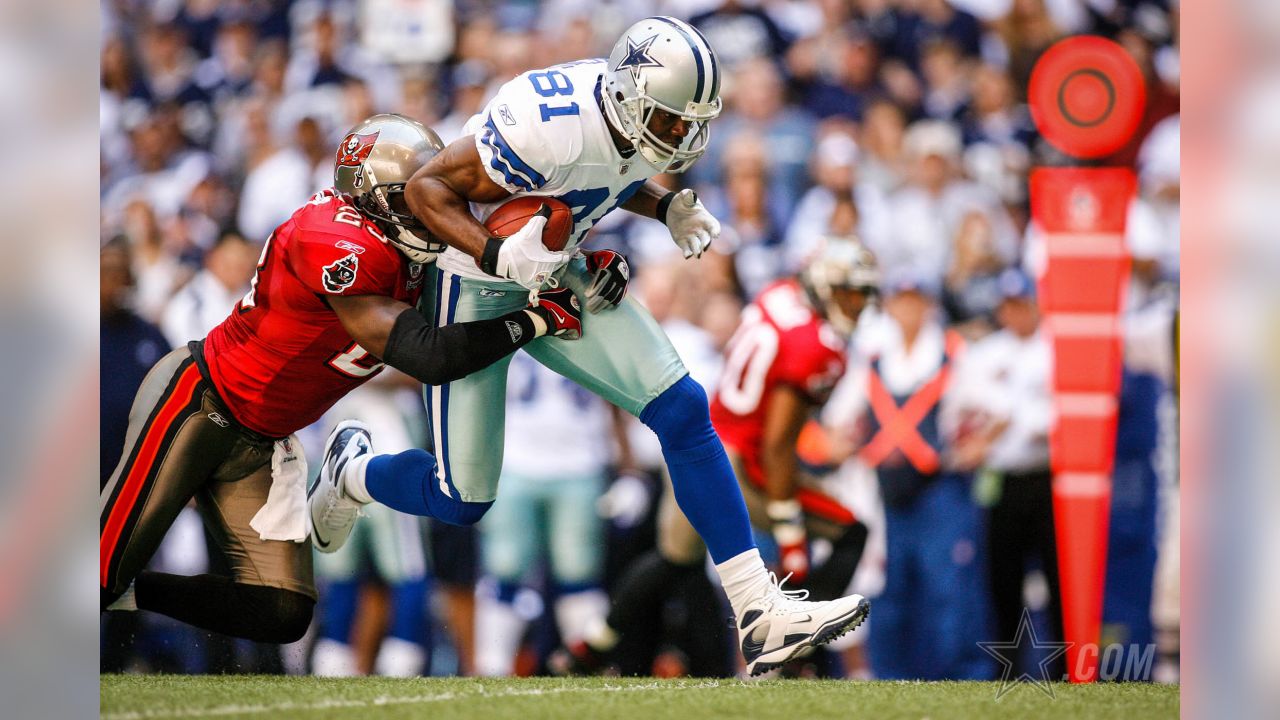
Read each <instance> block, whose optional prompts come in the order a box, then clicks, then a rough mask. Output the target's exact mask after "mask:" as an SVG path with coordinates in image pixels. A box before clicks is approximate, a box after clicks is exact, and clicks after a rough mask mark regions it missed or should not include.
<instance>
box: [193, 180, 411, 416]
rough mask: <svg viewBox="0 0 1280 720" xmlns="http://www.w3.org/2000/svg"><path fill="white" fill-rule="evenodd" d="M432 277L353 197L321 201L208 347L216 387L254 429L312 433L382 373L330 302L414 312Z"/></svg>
mask: <svg viewBox="0 0 1280 720" xmlns="http://www.w3.org/2000/svg"><path fill="white" fill-rule="evenodd" d="M425 276H426V272H425V268H424V267H423V266H422V265H420V264H418V263H413V262H410V261H409V260H408V259H407V258H405V257H404V256H403V255H401V254H400V252H399V251H397V250H396V249H395V247H394V246H392V245H391V244H390V243H389V242H387V239H386V238H385V236H383V234H382V232H381V231H380V230H379V229H378V228H377V226H375V225H374V224H373V223H371V222H369V220H368V219H366V218H365V217H364V216H363V215H361V214H360V213H359V212H358V211H357V210H356V209H355V208H354V207H353V206H352V205H351V204H350V203H349V202H348V201H347V199H346V198H345V197H344V196H342V195H340V194H338V193H337V191H335V190H333V189H332V188H330V189H329V190H325V191H323V192H320V193H317V194H316V195H315V196H313V197H312V198H311V200H309V201H308V202H307V204H306V205H304V206H303V207H302V208H301V209H299V210H298V211H297V212H295V213H294V214H293V215H292V216H291V217H290V218H289V219H288V220H286V221H285V222H284V224H282V225H280V227H278V228H276V231H275V232H274V233H272V235H271V237H270V238H269V239H268V240H267V243H266V245H265V246H264V247H263V249H262V257H260V258H259V259H258V272H257V274H256V275H255V276H254V278H253V284H252V286H251V287H250V288H249V292H248V294H246V295H245V296H244V298H243V299H242V300H241V301H240V302H238V303H236V307H235V309H234V310H232V311H231V315H230V316H229V317H228V318H227V319H226V320H224V321H222V324H220V325H218V326H217V327H216V328H214V329H213V330H212V331H210V332H209V336H208V337H207V338H206V339H205V344H204V355H205V361H206V363H207V364H208V367H209V373H210V375H212V378H211V379H212V380H213V384H214V385H215V386H216V387H217V388H218V392H219V393H220V394H221V395H222V398H223V399H224V400H225V401H226V402H227V404H228V405H229V406H230V410H231V412H232V414H233V415H235V417H236V419H237V420H239V421H240V422H241V424H243V425H244V426H245V427H247V428H249V429H250V430H254V431H256V432H259V433H262V434H264V435H268V436H272V437H283V436H286V435H289V434H290V433H292V432H295V431H297V430H299V429H300V428H304V427H306V426H307V425H310V424H311V423H313V422H315V421H316V420H318V419H319V418H320V416H321V415H323V414H324V412H325V411H326V410H328V409H329V408H330V407H331V406H332V405H333V404H334V403H335V402H337V401H338V399H339V398H341V397H342V396H343V395H346V394H347V393H348V392H350V391H351V390H352V389H353V388H355V387H356V386H358V385H360V384H361V383H363V382H365V381H366V380H368V379H369V378H371V377H373V376H374V375H377V374H378V373H379V372H380V371H381V370H382V368H383V364H382V362H381V361H380V360H379V359H378V358H376V357H374V356H373V355H370V354H369V353H368V352H367V351H365V349H364V348H362V347H360V345H359V344H358V343H356V341H355V340H352V339H351V336H350V335H348V334H347V331H346V330H345V329H343V327H342V323H341V322H339V321H338V316H337V314H336V313H334V312H333V310H332V309H330V307H329V303H328V302H327V301H326V300H325V296H327V295H386V296H390V297H393V298H395V299H397V300H402V301H404V302H406V303H408V304H410V305H415V304H416V303H417V302H418V297H419V296H421V295H422V283H423V281H424V278H425Z"/></svg>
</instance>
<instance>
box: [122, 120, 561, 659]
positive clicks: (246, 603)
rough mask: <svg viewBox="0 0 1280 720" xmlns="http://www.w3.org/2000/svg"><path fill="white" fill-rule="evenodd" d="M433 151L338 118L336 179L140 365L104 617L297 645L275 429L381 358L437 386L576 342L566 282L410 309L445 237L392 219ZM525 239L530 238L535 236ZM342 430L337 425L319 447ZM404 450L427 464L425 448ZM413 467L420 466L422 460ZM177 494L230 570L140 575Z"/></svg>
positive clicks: (307, 550) (302, 577) (297, 588)
mask: <svg viewBox="0 0 1280 720" xmlns="http://www.w3.org/2000/svg"><path fill="white" fill-rule="evenodd" d="M442 148H443V145H442V144H441V142H440V139H439V137H437V135H436V134H435V132H433V131H431V130H430V129H428V128H427V127H425V126H424V125H422V124H421V123H419V122H417V121H414V120H410V119H409V118H406V117H403V116H399V115H375V116H373V117H371V118H369V119H367V120H365V121H363V122H361V123H359V124H358V125H356V126H355V127H354V128H352V130H351V132H350V133H348V134H347V136H346V137H345V138H344V139H343V141H342V144H341V145H340V146H339V147H338V153H337V159H336V167H335V171H334V187H333V188H330V189H328V190H325V191H323V192H320V193H318V194H316V195H315V196H314V197H312V198H311V200H310V201H308V202H307V204H306V205H304V206H303V207H302V208H300V209H298V210H297V211H296V212H294V214H293V215H292V216H291V217H290V218H289V219H288V220H287V221H285V222H284V223H283V224H282V225H280V226H279V227H278V228H276V230H275V232H274V233H272V235H271V237H270V238H269V239H268V240H267V242H266V244H265V246H264V247H263V251H262V256H261V258H260V259H259V261H258V271H257V274H256V275H255V276H254V279H253V283H252V286H251V287H250V290H249V292H248V293H247V294H246V295H245V297H244V298H243V299H242V300H241V301H240V302H239V303H238V304H237V305H236V307H235V309H234V310H233V311H232V312H231V314H230V316H229V317H228V318H227V319H226V320H224V321H223V322H222V324H221V325H219V326H218V327H216V328H214V329H213V330H212V331H210V333H209V335H208V336H207V337H206V338H205V339H204V340H201V341H195V342H192V343H190V344H189V345H188V346H187V347H183V348H179V349H178V350H175V351H173V352H172V353H170V354H169V355H167V356H165V357H164V358H163V359H161V360H160V362H159V363H157V364H156V366H155V367H154V368H152V370H151V372H150V373H149V374H148V375H147V378H146V379H145V380H144V382H143V384H142V387H141V388H140V389H139V391H138V394H137V396H136V397H135V399H134V404H133V408H132V410H131V411H130V416H129V429H128V433H127V435H126V438H125V451H124V454H123V456H122V458H121V460H120V464H119V465H118V466H117V467H116V470H115V472H114V473H113V475H112V476H111V479H110V481H109V482H108V483H107V485H106V486H105V487H104V489H103V491H102V494H101V497H100V501H99V502H100V524H99V533H100V534H99V547H98V550H99V560H100V578H99V579H100V586H101V608H102V609H103V610H106V609H121V610H135V609H138V608H141V609H145V610H152V611H155V612H159V613H163V614H165V615H168V616H170V617H173V618H176V619H178V620H181V621H183V622H186V623H189V624H191V625H196V626H198V627H202V628H205V629H208V630H214V631H217V632H221V633H225V634H228V635H234V636H238V637H244V638H249V639H251V640H257V641H261V642H277V643H278V642H292V641H294V640H297V639H298V638H300V637H302V634H303V633H304V632H305V631H306V628H307V626H308V625H309V624H310V621H311V611H312V608H313V606H314V604H315V599H316V590H315V583H314V580H313V577H312V568H311V543H307V542H305V540H306V539H307V534H308V524H309V523H308V522H307V517H306V514H307V509H306V508H307V499H306V497H305V495H304V496H303V497H298V495H299V494H300V493H299V491H301V493H302V494H305V485H304V483H305V478H303V477H302V473H298V472H296V471H294V477H293V480H294V484H293V485H292V486H291V485H289V483H288V481H287V480H285V479H284V478H289V477H290V471H291V470H293V469H294V468H297V467H298V466H299V465H300V464H301V463H299V461H298V459H297V458H298V457H299V456H300V455H301V453H300V451H298V449H297V448H296V446H293V445H291V443H290V442H289V440H288V437H289V435H291V434H292V433H294V432H295V431H297V430H299V429H301V428H303V427H305V426H307V425H309V424H311V423H313V422H315V421H316V420H317V419H319V418H320V416H321V415H322V414H323V413H324V412H325V411H326V410H327V409H329V407H330V406H332V405H333V403H334V402H336V401H337V400H338V399H339V398H341V397H342V396H343V395H345V394H346V393H348V392H349V391H351V390H352V389H353V388H355V387H356V386H358V385H360V384H361V383H363V382H365V381H366V380H368V379H369V378H370V377H372V376H374V375H376V374H377V373H378V372H380V371H381V370H382V369H383V367H384V366H385V365H390V366H391V367H394V368H396V369H397V370H400V371H402V372H404V373H406V374H408V375H410V376H412V377H414V378H416V379H418V380H420V381H422V382H423V383H426V384H429V385H437V384H441V383H444V382H448V381H450V380H454V379H457V378H461V377H463V376H465V375H467V374H469V373H471V372H474V371H476V370H480V369H482V368H484V367H487V366H488V365H490V364H491V363H493V362H495V361H496V360H498V359H500V358H503V357H505V356H507V355H509V354H510V353H512V352H514V351H515V350H517V349H519V348H521V347H523V346H524V345H527V344H528V343H529V342H530V341H532V340H533V339H534V338H537V337H541V336H542V335H547V334H550V335H554V336H558V337H561V338H564V339H573V338H576V337H578V336H580V334H581V330H582V325H581V311H580V309H579V308H578V303H577V299H576V298H575V297H574V296H573V295H572V294H571V292H570V291H569V290H567V289H562V290H554V291H550V292H543V293H542V294H541V296H540V297H539V301H538V305H537V306H529V307H526V308H524V309H520V310H515V311H513V312H510V313H507V314H505V315H502V316H501V317H497V318H493V319H490V320H481V321H477V322H470V323H459V324H456V325H448V326H444V327H440V328H436V327H434V326H433V325H432V324H430V323H428V322H427V320H426V319H425V318H424V317H423V315H422V313H420V312H419V311H418V310H417V309H416V308H415V307H414V305H415V304H416V303H417V302H418V300H419V298H420V296H421V295H422V293H423V289H424V285H426V284H428V283H430V282H431V281H430V277H431V275H430V268H429V267H428V263H431V262H433V261H434V260H435V255H436V253H437V252H439V250H440V249H442V248H443V246H442V245H439V244H438V243H436V242H435V241H434V240H433V238H432V237H431V235H430V234H429V233H428V232H427V230H426V229H425V228H424V227H423V226H422V225H421V224H420V223H419V222H418V221H417V220H416V219H415V218H414V217H413V215H412V214H410V213H409V212H408V209H407V206H406V205H405V203H404V197H403V192H404V183H405V181H407V180H408V179H409V177H410V176H412V175H413V173H414V172H415V171H417V169H418V168H420V167H421V166H422V165H423V164H424V163H425V162H426V161H427V160H429V159H430V158H432V157H434V156H435V155H436V153H437V152H439V151H440V150H441V149H442ZM532 236H533V237H534V238H536V239H537V241H538V242H540V239H541V233H540V232H539V233H534V234H533V235H532ZM341 435H342V428H341V427H340V428H339V431H338V432H336V433H335V434H334V436H331V438H330V441H329V443H330V445H331V446H332V445H335V439H340V438H339V437H338V436H341ZM336 444H337V445H339V446H341V445H342V443H340V442H339V443H336ZM412 452H414V453H415V455H414V458H413V459H414V461H415V462H418V463H421V464H423V465H424V466H433V465H434V462H435V460H434V458H433V457H432V456H431V455H430V454H428V453H425V452H422V451H420V450H419V451H412ZM331 454H334V453H333V452H332V451H331V450H330V449H329V448H326V458H325V463H326V465H329V464H334V463H341V461H342V458H340V457H335V458H330V457H327V456H328V455H331ZM290 463H292V465H290ZM273 477H274V478H275V481H274V486H273ZM414 477H419V478H430V477H432V473H431V472H430V469H429V468H427V467H424V471H423V472H422V473H419V474H417V475H415V476H414ZM397 481H398V482H399V484H404V483H403V479H402V478H397ZM411 484H415V487H413V488H402V487H394V488H390V487H377V486H374V484H373V483H370V486H369V487H361V488H352V487H350V484H349V483H348V487H346V488H344V489H343V491H345V492H355V493H357V494H358V495H359V496H360V497H361V498H362V499H363V500H364V501H365V502H368V501H369V500H370V499H373V500H380V501H382V502H385V503H386V504H387V505H389V506H391V507H393V508H396V509H401V508H400V507H398V505H402V504H403V503H401V502H399V501H400V499H402V498H403V497H404V495H405V493H412V494H416V495H418V496H420V497H427V498H429V497H430V496H431V494H432V492H433V491H434V488H432V487H425V486H424V487H416V485H417V484H422V485H432V484H433V483H430V482H423V483H411ZM320 490H321V491H324V492H328V494H329V495H330V496H334V495H336V491H335V490H334V489H333V488H328V487H325V488H320ZM313 492H316V489H315V488H313ZM269 496H270V502H268V497H269ZM193 497H194V498H195V500H196V504H197V507H198V508H199V510H200V513H201V515H202V516H203V518H204V521H205V525H206V527H207V528H208V531H209V533H210V534H211V536H212V537H213V539H214V542H215V543H216V545H217V546H218V547H219V549H220V550H221V551H222V552H223V553H224V554H225V555H226V558H227V560H228V562H229V564H230V566H231V570H232V577H230V578H224V577H217V576H213V575H197V576H178V575H169V574H165V573H158V572H148V571H143V570H142V568H143V566H144V565H145V564H146V563H147V561H148V560H150V559H151V556H152V554H154V552H155V550H156V548H157V546H158V545H159V543H160V541H161V539H162V538H163V537H164V534H165V532H166V531H167V530H168V529H169V526H170V525H171V524H172V523H173V521H174V518H175V517H176V516H177V515H178V512H179V511H180V510H181V509H182V508H183V506H185V505H186V504H187V502H188V501H189V500H190V499H191V498H193ZM428 502H430V501H429V500H428ZM315 505H316V504H315V503H312V506H313V510H314V507H315ZM321 506H322V509H321V511H320V514H319V515H318V516H317V515H314V514H313V516H312V518H311V523H310V525H312V526H313V527H312V532H314V533H316V534H319V533H320V531H321V530H322V529H323V528H324V527H325V526H326V525H327V524H332V523H333V522H335V519H333V518H327V517H326V516H325V512H327V511H332V512H336V513H339V514H341V513H343V512H352V513H353V512H354V510H351V509H349V507H356V506H355V505H352V504H350V503H341V502H330V503H327V504H324V503H321ZM326 509H327V510H326ZM260 511H261V512H260ZM440 514H441V515H445V516H447V512H442V513H440ZM337 524H343V520H341V519H338V520H337ZM267 538H271V539H267ZM317 544H318V545H322V544H323V543H321V542H317ZM322 549H323V548H322Z"/></svg>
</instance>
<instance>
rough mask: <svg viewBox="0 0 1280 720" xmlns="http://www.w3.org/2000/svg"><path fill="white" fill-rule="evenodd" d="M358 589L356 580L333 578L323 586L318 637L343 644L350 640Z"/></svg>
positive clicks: (358, 583)
mask: <svg viewBox="0 0 1280 720" xmlns="http://www.w3.org/2000/svg"><path fill="white" fill-rule="evenodd" d="M359 590H360V582H359V581H358V580H334V581H332V582H329V583H328V584H327V585H326V586H325V588H324V595H323V596H322V598H323V601H322V602H321V603H320V612H321V616H320V637H323V638H326V639H329V640H336V641H338V642H340V643H343V644H348V643H350V642H351V624H352V622H354V621H355V617H356V598H357V597H358V596H359Z"/></svg>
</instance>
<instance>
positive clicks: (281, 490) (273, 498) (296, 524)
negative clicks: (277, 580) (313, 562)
mask: <svg viewBox="0 0 1280 720" xmlns="http://www.w3.org/2000/svg"><path fill="white" fill-rule="evenodd" d="M249 527H251V528H253V529H254V530H257V531H258V536H259V537H261V538H262V539H263V540H292V541H293V542H305V541H306V539H307V458H306V456H305V455H303V453H302V443H300V442H298V436H297V435H290V436H289V437H287V438H285V439H283V440H277V441H276V444H275V449H274V451H273V452H272V453H271V490H270V491H269V492H268V493H267V502H266V504H264V505H263V506H262V509H261V510H259V511H258V514H256V515H254V516H253V519H252V520H250V521H249Z"/></svg>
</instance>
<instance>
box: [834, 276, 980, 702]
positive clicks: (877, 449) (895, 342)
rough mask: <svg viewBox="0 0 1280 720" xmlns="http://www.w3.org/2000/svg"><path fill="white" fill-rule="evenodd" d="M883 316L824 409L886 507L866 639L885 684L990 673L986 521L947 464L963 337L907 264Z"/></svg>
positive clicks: (866, 331) (965, 482)
mask: <svg viewBox="0 0 1280 720" xmlns="http://www.w3.org/2000/svg"><path fill="white" fill-rule="evenodd" d="M882 292H883V293H884V302H883V306H884V313H883V315H882V316H880V317H879V319H878V322H874V323H873V322H868V321H867V320H864V323H865V326H864V328H863V329H862V330H861V331H860V335H861V338H860V340H859V342H858V343H857V344H858V346H859V348H860V350H861V353H862V360H861V362H858V363H856V364H855V365H854V366H853V367H851V368H850V371H849V373H848V374H846V375H845V376H844V378H843V379H842V380H841V381H840V384H839V385H838V386H837V388H836V391H835V394H834V395H833V396H832V398H831V400H830V402H828V404H827V408H826V410H825V411H824V422H825V423H826V424H827V425H828V426H829V427H831V428H833V430H834V432H835V433H836V434H837V435H838V436H842V437H843V438H846V439H852V442H853V443H854V445H855V446H857V447H859V448H860V449H859V450H858V453H859V456H860V457H861V459H862V461H863V462H865V463H866V464H867V465H869V466H871V467H874V468H875V470H876V474H877V477H878V480H879V486H880V494H881V498H882V500H883V503H884V514H885V523H886V525H885V538H886V541H887V564H886V568H885V586H884V591H883V592H882V593H881V595H880V598H879V601H878V602H877V604H876V621H875V623H874V624H873V625H872V626H871V633H870V635H869V636H868V640H867V643H868V650H869V654H870V660H871V667H872V670H873V671H874V673H875V675H876V677H878V678H883V679H934V680H937V679H982V678H985V677H988V676H989V675H990V672H991V668H990V667H989V664H988V662H986V660H984V658H985V656H984V655H983V653H982V652H981V651H980V650H979V648H978V646H977V645H976V644H975V643H976V642H977V641H978V640H982V639H983V638H984V637H985V636H986V628H985V623H984V617H985V612H986V601H985V596H986V592H985V586H986V578H985V576H984V575H983V565H982V560H981V555H980V547H979V542H980V536H979V533H980V528H981V522H980V517H979V513H978V509H977V507H976V506H975V505H974V504H973V501H972V500H971V499H970V496H969V486H970V475H969V473H967V472H965V471H957V470H955V469H953V468H952V467H950V465H949V462H948V457H949V454H950V451H951V449H952V448H953V447H954V445H953V443H954V442H955V441H956V437H955V434H954V431H953V429H952V428H948V427H946V426H945V424H944V423H943V421H942V418H943V417H945V415H946V409H945V405H946V403H947V402H948V397H947V396H948V394H949V390H950V389H951V387H953V386H954V383H953V382H952V381H951V373H952V371H953V369H954V367H953V366H954V362H955V360H956V359H957V357H959V355H960V353H961V352H962V348H963V341H962V340H960V338H959V336H958V335H956V334H955V333H954V332H951V331H948V330H947V329H946V326H945V324H944V323H943V317H942V316H941V313H940V312H939V311H938V306H937V303H936V297H937V293H938V286H937V283H936V281H934V280H932V278H930V277H929V276H927V275H922V274H919V273H912V272H910V271H903V270H898V271H896V272H894V273H892V274H889V273H886V276H885V282H884V284H883V285H882Z"/></svg>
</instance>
